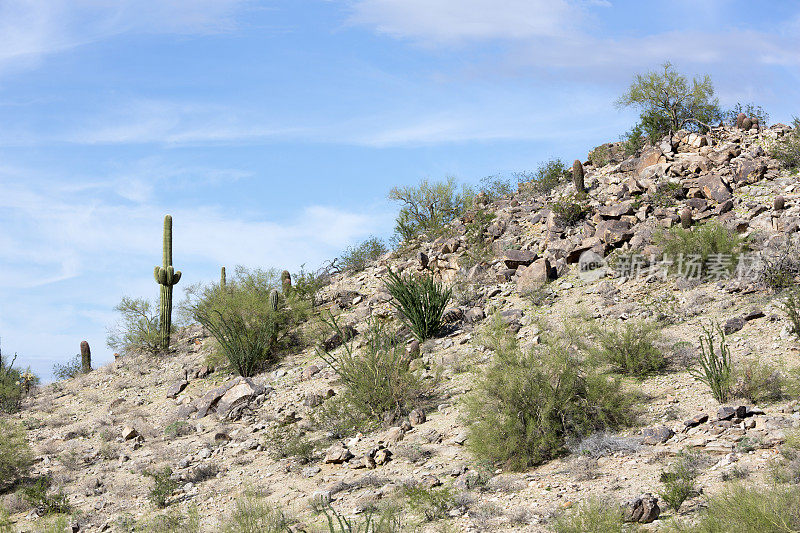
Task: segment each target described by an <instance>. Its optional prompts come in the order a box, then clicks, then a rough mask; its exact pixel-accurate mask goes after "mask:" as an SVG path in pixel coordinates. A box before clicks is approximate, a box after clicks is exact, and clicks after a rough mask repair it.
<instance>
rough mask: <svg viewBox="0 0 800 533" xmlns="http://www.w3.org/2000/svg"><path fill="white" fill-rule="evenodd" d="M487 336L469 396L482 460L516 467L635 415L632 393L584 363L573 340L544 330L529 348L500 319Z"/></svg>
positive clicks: (544, 458) (553, 454) (476, 449)
mask: <svg viewBox="0 0 800 533" xmlns="http://www.w3.org/2000/svg"><path fill="white" fill-rule="evenodd" d="M484 337H485V339H486V340H487V341H488V343H489V344H490V345H491V347H492V349H493V350H494V360H493V362H492V364H491V366H490V367H489V368H488V369H487V371H486V373H485V374H484V375H483V376H482V377H481V378H480V379H479V380H478V383H477V385H476V389H475V392H474V393H473V394H472V395H471V396H469V397H468V399H467V403H466V406H467V413H468V416H467V424H468V426H469V430H470V439H469V441H468V442H469V444H470V446H471V448H472V451H473V453H474V454H475V455H476V456H477V457H478V458H479V459H483V460H488V461H491V462H501V463H504V465H505V466H506V467H507V468H510V469H513V470H521V469H525V468H527V467H529V466H532V465H536V464H540V463H542V462H544V461H547V460H549V459H552V458H554V457H557V456H559V455H562V454H563V453H565V451H566V446H567V442H568V441H571V440H574V439H579V438H581V437H584V436H586V435H589V434H590V433H592V432H594V431H598V430H602V429H605V428H616V427H620V426H625V425H627V424H629V423H631V422H632V421H633V418H634V410H633V404H634V396H633V395H632V394H630V393H626V392H624V391H623V390H622V388H621V385H620V382H619V381H618V380H615V379H611V378H609V377H608V376H606V375H604V374H601V373H599V372H598V371H596V369H595V368H594V365H586V364H583V361H582V358H581V355H582V354H580V353H576V352H575V350H574V348H573V346H574V345H573V343H572V342H571V339H562V338H557V337H556V336H547V337H545V342H544V343H543V344H542V345H539V346H535V347H533V348H532V349H531V350H530V351H529V352H527V353H526V352H523V351H522V350H521V349H520V347H519V345H518V343H517V340H516V338H515V337H514V336H512V335H511V334H510V333H509V332H508V330H507V329H506V328H505V327H504V326H503V325H502V322H501V321H499V320H498V319H497V318H495V319H494V320H493V321H492V324H491V325H490V326H489V327H488V328H487V331H486V333H485V334H484Z"/></svg>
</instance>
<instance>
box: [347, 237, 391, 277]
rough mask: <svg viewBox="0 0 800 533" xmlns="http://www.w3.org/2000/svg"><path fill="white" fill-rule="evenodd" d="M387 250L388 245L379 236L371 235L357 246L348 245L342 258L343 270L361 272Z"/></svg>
mask: <svg viewBox="0 0 800 533" xmlns="http://www.w3.org/2000/svg"><path fill="white" fill-rule="evenodd" d="M386 251H387V248H386V245H385V244H383V241H382V240H380V239H379V238H377V237H370V238H369V239H367V240H365V241H364V242H362V243H361V244H359V245H357V246H351V247H348V248H347V250H345V252H344V254H343V255H342V257H341V258H340V264H341V268H342V270H346V271H349V272H361V271H362V270H364V269H365V268H367V265H368V264H369V263H372V262H373V261H375V260H376V259H378V258H379V257H380V256H382V255H383V254H385V253H386Z"/></svg>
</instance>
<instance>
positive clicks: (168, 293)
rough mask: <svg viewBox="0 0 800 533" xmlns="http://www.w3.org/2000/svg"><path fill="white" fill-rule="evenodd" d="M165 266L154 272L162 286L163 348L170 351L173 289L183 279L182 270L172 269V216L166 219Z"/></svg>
mask: <svg viewBox="0 0 800 533" xmlns="http://www.w3.org/2000/svg"><path fill="white" fill-rule="evenodd" d="M163 263H164V264H163V265H161V266H160V267H159V266H157V267H156V268H155V270H154V271H153V275H154V276H155V278H156V283H158V284H159V285H161V303H160V311H161V313H160V319H159V326H160V328H161V331H160V340H161V348H162V349H164V350H167V349H169V334H170V331H171V330H172V287H173V285H177V284H178V282H179V281H180V279H181V272H180V270H175V269H174V268H173V267H172V216H171V215H167V216H165V217H164V260H163Z"/></svg>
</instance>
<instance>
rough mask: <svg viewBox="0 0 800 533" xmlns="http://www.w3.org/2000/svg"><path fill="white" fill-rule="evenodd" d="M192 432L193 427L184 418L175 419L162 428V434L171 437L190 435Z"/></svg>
mask: <svg viewBox="0 0 800 533" xmlns="http://www.w3.org/2000/svg"><path fill="white" fill-rule="evenodd" d="M194 432H195V427H194V426H193V425H192V424H190V423H189V422H186V421H184V420H176V421H175V422H172V423H171V424H169V425H167V427H165V428H164V436H165V437H168V438H172V439H174V438H175V437H184V436H186V435H191V434H192V433H194Z"/></svg>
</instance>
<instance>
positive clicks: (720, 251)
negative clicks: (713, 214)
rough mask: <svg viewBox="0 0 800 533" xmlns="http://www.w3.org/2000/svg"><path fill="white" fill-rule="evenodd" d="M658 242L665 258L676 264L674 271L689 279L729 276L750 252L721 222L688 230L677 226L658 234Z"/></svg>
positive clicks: (736, 234) (655, 236)
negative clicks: (744, 253)
mask: <svg viewBox="0 0 800 533" xmlns="http://www.w3.org/2000/svg"><path fill="white" fill-rule="evenodd" d="M654 240H655V243H656V244H657V245H658V246H659V247H660V248H661V251H662V252H663V254H664V258H665V259H669V260H671V261H672V262H673V264H672V267H671V268H672V271H673V272H675V271H678V274H679V275H684V276H686V277H722V276H726V275H727V276H729V275H730V274H731V273H733V272H734V271H735V269H736V266H737V262H738V260H739V256H740V255H741V254H742V253H743V252H745V251H746V250H747V246H746V242H745V240H744V239H743V238H742V237H741V236H740V235H739V234H738V233H736V232H734V231H731V230H729V229H727V228H725V227H724V226H723V225H722V224H719V223H717V222H708V223H706V224H703V225H701V226H696V227H694V228H688V229H685V228H682V227H681V226H674V227H672V228H670V229H669V231H665V232H661V233H656V234H654ZM695 259H696V262H697V263H698V264H697V268H696V270H692V268H694V267H690V263H691V262H692V261H691V260H695ZM681 270H683V271H681Z"/></svg>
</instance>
